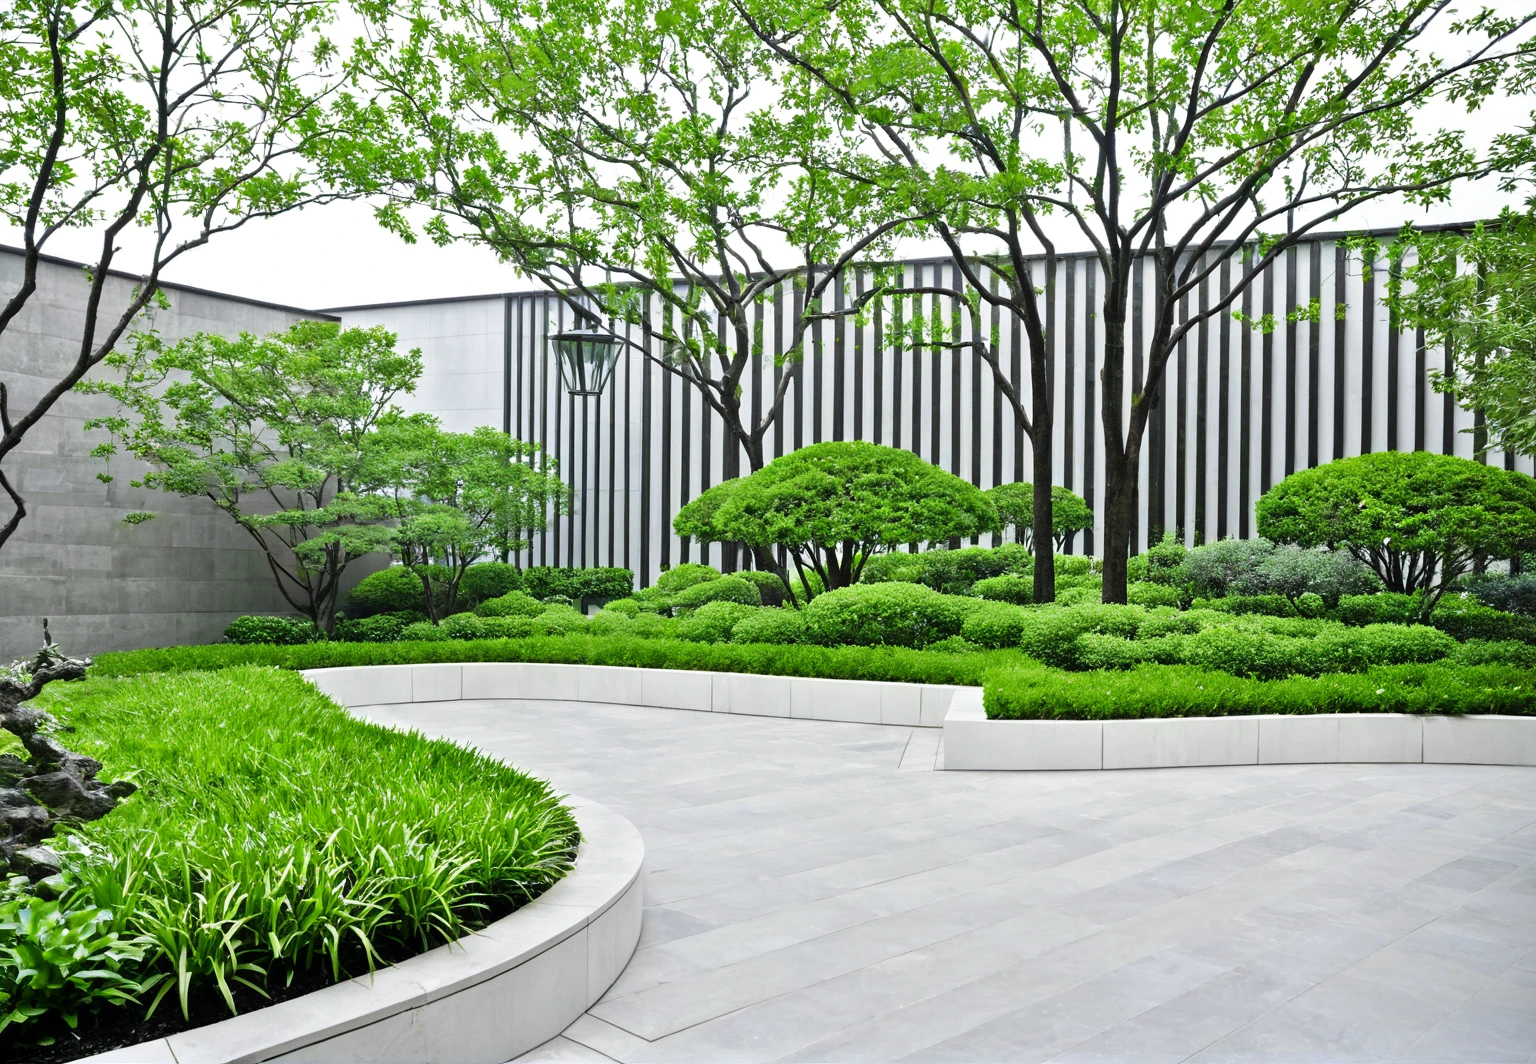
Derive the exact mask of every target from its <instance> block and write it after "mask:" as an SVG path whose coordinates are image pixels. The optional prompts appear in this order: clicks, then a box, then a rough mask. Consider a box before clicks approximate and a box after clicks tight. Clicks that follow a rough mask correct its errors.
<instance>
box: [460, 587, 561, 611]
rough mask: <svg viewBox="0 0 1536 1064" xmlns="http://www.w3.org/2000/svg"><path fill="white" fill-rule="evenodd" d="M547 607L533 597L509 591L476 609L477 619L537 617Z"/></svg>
mask: <svg viewBox="0 0 1536 1064" xmlns="http://www.w3.org/2000/svg"><path fill="white" fill-rule="evenodd" d="M546 608H547V607H546V606H545V604H544V603H542V602H540V601H539V600H538V599H536V598H534V597H533V596H532V595H528V594H524V593H523V592H521V591H508V592H507V593H506V594H505V595H498V596H496V597H495V598H493V599H487V600H486V601H484V602H482V603H480V605H478V606H476V607H475V610H474V612H475V616H477V617H537V616H538V615H539V614H541V613H543V612H544V610H545V609H546Z"/></svg>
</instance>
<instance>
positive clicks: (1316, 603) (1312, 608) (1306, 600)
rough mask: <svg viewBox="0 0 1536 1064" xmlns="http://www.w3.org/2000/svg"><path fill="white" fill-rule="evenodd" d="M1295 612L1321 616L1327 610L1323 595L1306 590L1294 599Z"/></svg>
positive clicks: (1308, 615)
mask: <svg viewBox="0 0 1536 1064" xmlns="http://www.w3.org/2000/svg"><path fill="white" fill-rule="evenodd" d="M1296 612H1297V613H1299V614H1300V615H1301V616H1303V617H1321V616H1322V615H1323V614H1325V613H1327V612H1328V603H1327V602H1325V601H1324V600H1323V596H1321V595H1319V594H1317V593H1316V592H1314V591H1308V592H1307V593H1306V594H1305V595H1302V596H1301V597H1299V598H1298V599H1297V600H1296Z"/></svg>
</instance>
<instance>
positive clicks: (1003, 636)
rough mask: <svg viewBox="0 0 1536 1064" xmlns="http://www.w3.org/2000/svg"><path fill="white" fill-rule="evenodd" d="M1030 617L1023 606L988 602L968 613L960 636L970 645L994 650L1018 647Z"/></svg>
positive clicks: (961, 627)
mask: <svg viewBox="0 0 1536 1064" xmlns="http://www.w3.org/2000/svg"><path fill="white" fill-rule="evenodd" d="M1028 616H1029V612H1028V611H1027V610H1025V609H1024V608H1023V607H1022V606H1016V605H1014V604H1012V603H1009V602H1000V601H986V602H983V603H982V604H981V607H980V608H978V609H972V610H970V611H969V612H968V613H967V615H966V618H965V623H964V624H962V625H961V626H960V635H961V636H962V637H963V638H964V639H965V640H966V641H967V642H969V643H974V644H976V645H977V646H983V647H991V648H992V649H994V650H997V649H1001V648H1003V647H1013V646H1018V645H1019V636H1021V635H1022V634H1023V633H1024V624H1025V618H1027V617H1028Z"/></svg>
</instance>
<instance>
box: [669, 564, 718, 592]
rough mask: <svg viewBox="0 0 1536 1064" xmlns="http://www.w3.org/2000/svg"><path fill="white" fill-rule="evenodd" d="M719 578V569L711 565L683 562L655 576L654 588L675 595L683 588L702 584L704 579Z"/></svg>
mask: <svg viewBox="0 0 1536 1064" xmlns="http://www.w3.org/2000/svg"><path fill="white" fill-rule="evenodd" d="M718 579H720V570H719V569H716V568H715V567H714V566H713V565H700V564H699V563H697V562H684V563H683V564H682V565H674V566H673V567H672V568H670V569H668V570H667V571H666V572H664V573H662V574H661V575H660V576H658V577H657V578H656V584H655V587H656V590H657V591H659V592H661V593H662V594H664V595H675V594H677V593H678V592H679V591H681V590H683V589H684V588H688V587H692V586H693V585H694V584H702V583H704V582H705V581H706V580H718Z"/></svg>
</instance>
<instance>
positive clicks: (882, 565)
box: [859, 551, 927, 584]
mask: <svg viewBox="0 0 1536 1064" xmlns="http://www.w3.org/2000/svg"><path fill="white" fill-rule="evenodd" d="M923 557H924V556H923V555H921V554H908V553H906V552H905V551H892V552H891V553H889V554H877V555H875V556H874V557H873V558H871V559H869V560H868V561H866V562H865V563H864V571H863V572H861V573H860V574H859V583H861V584H891V583H896V584H921V583H923V582H924V580H923V578H924V576H925V574H926V573H927V567H926V566H925V565H924V564H923Z"/></svg>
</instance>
